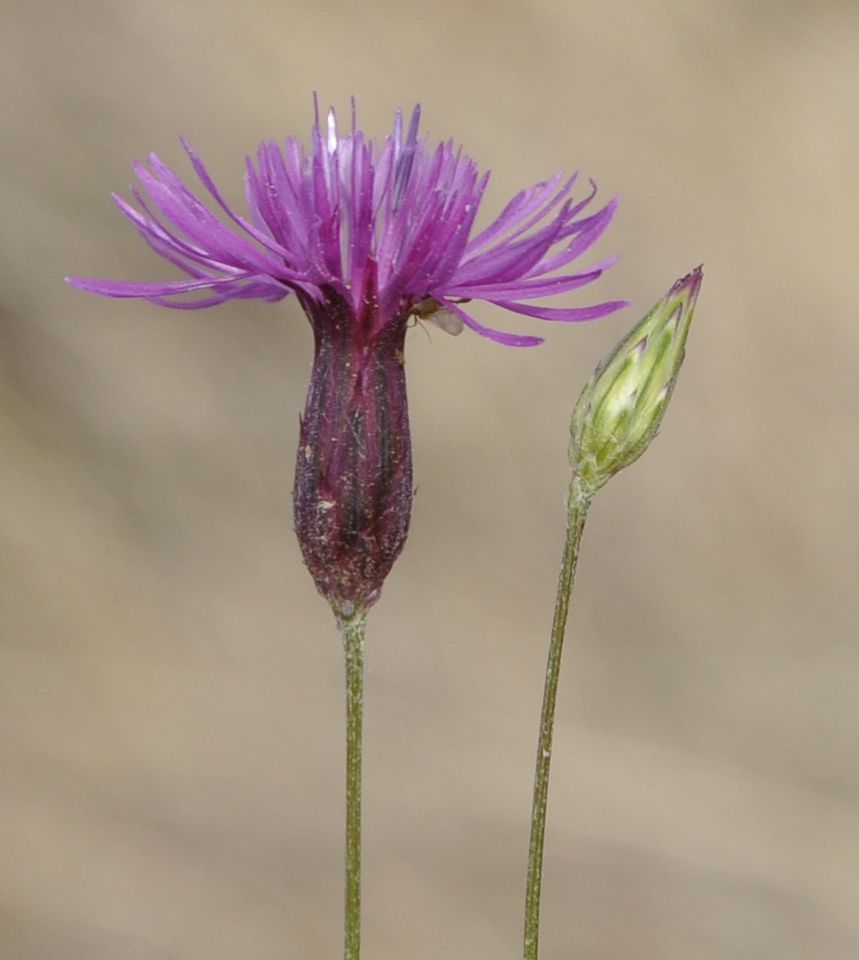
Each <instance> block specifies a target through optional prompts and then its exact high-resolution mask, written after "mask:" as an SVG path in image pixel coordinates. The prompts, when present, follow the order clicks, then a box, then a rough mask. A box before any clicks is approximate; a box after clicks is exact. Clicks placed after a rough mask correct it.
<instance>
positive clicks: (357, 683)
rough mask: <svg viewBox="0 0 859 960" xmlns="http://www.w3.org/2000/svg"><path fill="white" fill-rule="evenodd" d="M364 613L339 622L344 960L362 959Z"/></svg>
mask: <svg viewBox="0 0 859 960" xmlns="http://www.w3.org/2000/svg"><path fill="white" fill-rule="evenodd" d="M364 617H365V615H364V613H363V612H359V613H357V614H355V616H353V617H351V618H349V619H345V618H341V619H340V620H339V621H338V625H339V627H340V634H341V636H342V637H343V649H344V651H345V654H346V912H345V918H344V926H343V931H344V940H343V951H344V956H345V958H346V960H358V958H359V957H360V955H361V740H362V713H363V706H364V626H365V619H364Z"/></svg>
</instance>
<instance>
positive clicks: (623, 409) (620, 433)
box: [570, 267, 703, 493]
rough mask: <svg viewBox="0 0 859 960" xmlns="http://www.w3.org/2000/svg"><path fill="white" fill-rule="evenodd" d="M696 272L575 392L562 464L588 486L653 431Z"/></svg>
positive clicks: (598, 483)
mask: <svg viewBox="0 0 859 960" xmlns="http://www.w3.org/2000/svg"><path fill="white" fill-rule="evenodd" d="M702 277H703V271H702V269H701V267H698V268H697V269H695V270H693V271H692V273H690V274H688V275H687V276H685V277H683V279H682V280H678V281H677V283H675V284H674V286H673V287H672V288H671V289H670V290H669V291H668V293H667V294H666V295H665V296H664V297H663V298H662V299H661V300H660V301H659V303H657V304H656V306H655V307H654V308H653V309H652V310H651V311H650V312H649V313H648V314H647V316H645V317H644V319H643V320H641V321H640V322H639V323H638V324H637V325H636V326H635V327H634V328H633V329H632V330H631V331H630V333H629V334H628V335H627V336H626V337H625V338H624V339H623V340H621V342H620V343H619V344H618V345H617V346H616V347H615V349H614V351H613V352H612V353H611V354H610V355H609V356H608V357H607V358H606V359H605V360H604V361H603V362H602V363H601V364H600V365H599V366H598V367H597V369H596V371H595V373H594V375H593V377H592V378H591V380H590V382H589V383H588V384H587V386H586V387H585V388H584V390H582V392H581V394H580V396H579V399H578V402H577V403H576V408H575V410H574V411H573V420H572V424H571V427H570V432H571V442H570V463H571V465H572V467H573V470H574V471H575V472H576V474H577V476H578V477H579V478H580V481H581V482H582V483H583V484H584V486H585V488H586V489H587V490H588V491H589V492H591V493H594V492H595V491H597V490H599V488H600V487H602V486H603V484H605V483H606V482H607V481H608V480H609V479H610V478H611V477H613V476H614V475H615V474H616V473H619V472H620V471H621V470H623V468H624V467H628V466H629V465H630V464H631V463H634V462H635V461H636V460H637V459H638V458H639V457H640V456H641V455H642V454H643V453H644V451H645V450H646V449H647V448H648V447H649V446H650V443H651V441H652V440H653V438H654V437H655V436H656V434H657V432H658V431H659V427H660V424H661V423H662V418H663V417H664V416H665V411H666V409H667V407H668V401H669V400H670V399H671V393H672V391H673V390H674V384H675V383H676V382H677V375H678V373H679V371H680V366H681V364H682V363H683V356H684V352H685V345H686V337H687V335H688V333H689V325H690V323H691V321H692V313H693V311H694V308H695V301H696V299H697V297H698V290H699V289H700V287H701V279H702Z"/></svg>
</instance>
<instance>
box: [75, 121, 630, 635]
mask: <svg viewBox="0 0 859 960" xmlns="http://www.w3.org/2000/svg"><path fill="white" fill-rule="evenodd" d="M419 119H420V109H419V108H418V107H416V108H415V110H414V112H413V113H412V117H411V121H410V123H409V126H408V130H404V128H403V118H402V114H401V113H399V112H398V113H397V114H396V117H395V119H394V129H393V131H392V133H391V134H390V135H389V136H388V137H386V138H385V141H384V143H383V144H382V145H381V147H377V146H376V145H375V144H374V143H372V142H368V141H367V140H365V138H364V135H363V133H361V131H359V130H356V129H355V116H354V104H353V115H352V128H351V132H350V133H349V134H348V135H346V136H342V137H341V136H339V135H338V132H337V126H336V122H335V117H334V112H333V111H330V112H329V114H328V123H327V128H326V129H323V127H322V125H321V123H320V120H319V115H318V110H317V115H316V121H315V123H314V125H313V129H312V133H311V148H310V150H309V151H307V150H305V148H304V147H303V146H302V144H301V143H300V142H299V141H298V140H297V139H296V138H294V137H289V138H288V139H287V140H286V143H285V145H284V146H283V147H280V146H278V145H277V144H276V143H273V142H267V143H264V144H263V145H262V146H261V147H260V148H259V150H258V151H257V157H256V163H254V162H253V161H252V160H250V159H249V160H248V161H247V173H246V177H245V193H246V199H247V204H248V208H249V216H248V217H247V218H245V217H242V216H240V215H239V214H237V213H235V212H234V211H233V210H232V209H231V208H230V207H229V206H228V205H227V203H226V202H225V201H224V199H223V197H222V196H221V194H220V192H219V191H218V189H217V187H216V186H215V184H214V183H213V181H212V179H211V177H210V176H209V174H208V172H207V171H206V168H205V167H204V165H203V162H202V161H201V160H200V158H199V157H198V156H197V154H196V153H195V152H194V150H193V149H192V148H191V146H190V144H189V143H187V141H184V140H183V141H182V142H183V145H184V147H185V150H186V151H187V153H188V156H189V158H190V160H191V164H192V165H193V167H194V170H195V172H196V174H197V176H198V178H199V180H200V181H201V183H202V185H203V187H204V189H205V191H206V192H207V193H208V194H209V195H210V198H211V200H210V201H209V203H210V204H211V205H212V206H213V207H214V208H215V209H218V210H219V213H220V216H219V215H216V213H213V212H212V210H210V209H208V208H207V206H206V205H205V204H204V203H203V202H202V201H201V200H200V199H199V198H198V197H197V196H196V195H195V194H194V193H192V192H191V190H190V189H189V188H188V187H187V186H186V185H185V184H184V183H183V182H182V180H180V178H179V177H178V176H177V175H176V174H175V173H174V172H173V171H172V170H171V169H170V168H169V167H167V166H166V165H165V164H164V163H163V162H162V161H161V160H160V159H159V158H158V157H157V156H155V155H154V154H152V155H151V156H150V157H149V165H148V167H147V166H145V165H144V164H142V163H137V164H135V167H134V169H135V172H136V174H137V177H138V179H139V180H140V182H141V184H142V185H143V187H144V188H145V190H146V193H148V195H149V198H148V199H147V198H146V197H144V195H143V193H142V192H141V191H140V190H138V189H137V188H136V187H132V195H133V197H134V199H135V201H136V203H137V206H136V207H135V206H132V205H131V204H130V203H128V202H126V201H125V200H123V199H122V198H121V197H118V196H114V199H115V201H116V203H117V205H118V206H119V208H120V210H121V211H122V213H123V214H124V215H125V216H126V217H127V218H128V219H129V220H130V221H131V222H132V223H133V224H134V226H135V227H136V228H137V229H138V230H139V232H140V233H141V234H142V236H143V238H144V239H145V240H146V241H147V243H148V244H149V245H150V246H151V247H152V248H153V249H154V250H155V252H156V253H158V254H160V255H161V256H162V257H164V258H165V259H167V260H169V261H170V262H171V263H173V264H175V265H176V266H177V267H179V268H180V269H181V270H182V271H183V272H184V273H185V274H187V276H188V277H189V279H187V280H173V281H166V282H154V283H139V282H131V281H120V280H94V279H85V278H80V277H70V278H69V283H71V284H73V285H74V286H77V287H80V288H81V289H83V290H88V291H90V292H91V293H98V294H101V295H103V296H109V297H120V298H129V297H132V298H133V297H137V298H143V299H146V300H150V301H151V302H153V303H156V304H158V305H160V306H168V307H174V308H177V309H186V310H187V309H199V308H202V307H209V306H214V305H216V304H220V303H224V302H225V301H227V300H232V299H262V300H272V301H274V300H281V299H283V298H284V297H286V296H288V295H289V294H294V295H295V296H296V297H297V299H298V301H299V302H300V303H301V306H302V307H303V308H304V311H305V313H306V314H307V316H308V318H309V320H310V323H311V326H312V328H313V333H314V340H315V358H314V364H313V371H312V374H311V382H310V389H309V392H308V397H307V405H306V408H305V412H304V417H303V418H302V422H301V436H300V447H299V456H298V463H297V468H296V481H295V524H296V530H297V533H298V538H299V541H300V543H301V547H302V552H303V554H304V558H305V561H306V563H307V565H308V567H309V568H310V571H311V573H312V574H313V577H314V579H315V581H316V584H317V586H318V587H319V590H320V591H321V593H322V594H323V595H324V596H325V597H326V598H327V599H328V600H329V602H330V603H331V604H332V606H333V608H334V610H335V612H336V613H337V614H338V615H339V616H351V615H352V614H353V613H354V612H355V611H356V610H359V609H364V608H366V607H367V606H369V605H370V604H371V603H372V602H373V601H374V600H375V599H376V598H377V597H378V594H379V591H380V589H381V586H382V582H383V581H384V579H385V577H386V576H387V574H388V572H389V571H390V569H391V566H392V565H393V562H394V560H395V559H396V557H397V555H398V554H399V552H400V550H401V549H402V546H403V543H404V542H405V538H406V533H407V529H408V522H409V515H410V510H411V501H412V472H411V442H410V438H409V428H408V410H407V403H406V390H405V372H404V366H403V362H404V361H403V345H404V339H405V332H406V327H407V324H408V321H409V319H410V318H411V317H421V318H425V319H430V320H433V319H434V320H435V321H436V322H437V323H438V324H439V326H441V327H442V328H443V329H446V330H448V331H450V332H458V330H459V329H461V327H462V326H467V327H469V328H471V329H472V330H474V331H476V332H477V333H479V334H480V335H481V336H484V337H488V338H489V339H491V340H497V341H499V342H500V343H504V344H508V345H510V346H533V345H535V344H537V343H540V342H541V338H540V337H535V336H523V335H519V334H513V333H505V332H502V331H499V330H495V329H492V328H490V327H487V326H484V325H483V324H481V323H479V322H478V321H477V320H476V319H475V318H474V317H473V316H471V314H470V313H469V312H468V311H467V310H466V309H464V304H466V303H468V302H469V301H471V300H487V301H489V302H491V303H494V304H496V305H498V306H500V307H503V308H505V309H506V310H511V311H513V312H515V313H522V314H526V315H527V316H531V317H538V318H541V319H544V320H557V321H565V322H571V321H573V322H574V321H581V320H591V319H594V318H596V317H602V316H605V315H606V314H609V313H612V312H613V311H614V310H617V309H618V308H619V307H622V306H625V305H626V302H625V301H617V300H614V301H608V302H604V303H599V304H596V305H594V306H584V307H547V306H539V305H534V304H532V302H531V301H534V300H539V299H542V298H545V297H550V296H554V295H555V294H560V293H566V292H568V291H571V290H576V289H578V288H579V287H583V286H585V285H586V284H588V283H591V282H592V281H594V280H596V279H597V278H598V277H599V276H600V275H601V274H602V272H603V271H604V270H605V269H607V267H609V266H610V265H611V263H612V262H613V261H611V260H605V261H603V262H602V263H599V264H597V265H595V266H593V267H591V268H589V269H587V270H584V271H582V272H578V273H571V272H561V273H559V272H558V271H561V270H563V269H564V268H568V267H569V265H570V264H571V263H572V262H573V261H575V260H576V259H577V258H578V257H579V256H580V255H581V254H582V253H584V252H585V251H586V250H587V249H588V248H589V247H590V246H591V245H592V244H593V243H594V242H595V241H596V240H597V238H598V237H599V236H600V235H601V234H602V232H603V230H604V229H605V228H606V226H607V225H608V223H609V221H610V220H611V218H612V216H613V214H614V211H615V207H616V202H615V201H614V200H612V201H611V202H609V203H608V204H607V205H605V206H604V207H602V208H600V209H598V210H597V211H596V212H593V213H589V212H586V208H588V207H589V205H590V203H591V201H592V200H593V198H594V195H595V193H596V187H595V185H594V184H593V182H591V183H590V190H589V192H588V193H587V195H586V196H585V197H584V198H582V199H579V200H574V199H573V197H572V191H573V187H574V185H575V182H576V177H575V176H572V177H569V178H565V177H564V176H562V175H561V174H556V175H555V176H553V177H551V178H550V179H549V180H547V181H545V182H543V183H539V184H537V185H536V186H534V187H531V188H530V189H528V190H523V191H522V192H520V193H518V194H517V195H516V196H515V197H514V198H513V199H512V200H511V201H510V202H509V203H508V204H507V206H506V207H505V208H504V210H503V211H502V212H501V214H500V215H499V216H498V217H497V218H496V219H495V220H494V221H493V222H492V223H490V224H489V225H488V226H487V227H485V228H484V229H483V230H481V231H480V232H478V233H477V234H476V235H474V236H472V227H473V224H474V220H475V217H476V216H477V211H478V208H479V206H480V201H481V198H482V196H483V192H484V190H485V189H486V184H487V181H488V179H489V174H488V173H486V174H483V175H482V176H481V175H479V173H478V170H477V167H476V165H475V163H474V162H473V161H472V160H471V159H470V158H469V157H467V156H465V155H464V154H463V153H462V151H461V149H458V148H455V147H454V145H453V143H452V142H450V141H448V142H446V143H442V144H439V145H438V146H436V147H431V146H430V144H429V143H428V141H427V140H426V139H425V138H422V139H419V138H418V123H419ZM225 219H226V220H228V221H230V223H229V225H228V224H227V223H225V222H224V220H225Z"/></svg>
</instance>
